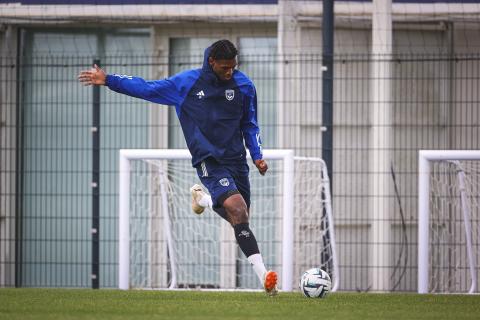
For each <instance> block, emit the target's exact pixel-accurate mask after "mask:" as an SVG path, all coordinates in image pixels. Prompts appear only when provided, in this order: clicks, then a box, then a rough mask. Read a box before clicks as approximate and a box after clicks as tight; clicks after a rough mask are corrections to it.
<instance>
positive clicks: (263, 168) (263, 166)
mask: <svg viewBox="0 0 480 320" xmlns="http://www.w3.org/2000/svg"><path fill="white" fill-rule="evenodd" d="M255 166H256V167H257V169H258V172H260V174H261V175H262V176H263V175H265V172H267V170H268V165H267V163H266V162H265V160H263V159H258V160H255Z"/></svg>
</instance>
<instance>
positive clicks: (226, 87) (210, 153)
mask: <svg viewBox="0 0 480 320" xmlns="http://www.w3.org/2000/svg"><path fill="white" fill-rule="evenodd" d="M236 57H237V49H236V48H235V46H234V45H233V43H231V42H230V41H228V40H220V41H217V42H215V43H213V44H212V45H211V46H210V47H208V48H207V49H206V50H205V54H204V61H203V66H202V68H200V69H193V70H188V71H184V72H181V73H179V74H176V75H174V76H172V77H170V78H167V79H163V80H156V81H145V80H144V79H141V78H138V77H132V76H126V75H117V74H106V73H105V72H104V71H103V70H102V69H100V68H99V67H98V66H96V65H94V67H93V68H92V69H90V70H86V71H82V72H80V74H79V76H78V79H79V81H80V82H81V83H83V84H84V85H106V86H107V87H108V88H110V89H111V90H113V91H116V92H119V93H123V94H127V95H129V96H132V97H137V98H141V99H145V100H148V101H151V102H154V103H159V104H164V105H172V106H175V110H176V113H177V116H178V119H179V120H180V125H181V127H182V130H183V134H184V137H185V140H186V142H187V146H188V149H189V150H190V153H191V154H192V165H193V167H194V168H196V170H197V174H198V176H199V178H200V181H201V182H202V184H203V185H204V186H205V187H206V188H207V189H208V191H209V193H210V195H211V199H210V197H208V196H207V195H206V193H205V192H204V191H203V189H202V187H201V186H199V185H195V186H193V187H192V189H191V192H192V196H193V206H192V207H193V209H194V211H196V212H197V213H201V212H202V211H203V209H204V208H205V207H207V206H211V207H212V208H213V210H214V211H215V212H217V213H218V214H219V215H220V216H221V217H222V218H224V219H225V220H227V221H228V222H229V223H230V224H231V225H232V227H233V229H234V232H235V238H236V239H237V242H238V245H239V246H240V249H241V250H242V252H243V253H244V254H245V256H246V257H247V259H248V261H249V262H250V263H251V264H252V266H253V269H254V270H255V273H256V274H257V276H258V278H259V279H260V282H261V283H262V285H263V287H264V289H265V292H266V293H267V294H268V295H272V296H273V295H275V294H277V273H276V272H274V271H267V270H266V268H265V265H264V263H263V259H262V256H261V254H260V251H259V249H258V244H257V240H256V239H255V236H254V234H253V232H252V230H251V229H250V227H249V208H250V182H249V178H248V171H249V168H248V165H247V162H246V150H245V146H247V148H248V149H249V151H250V155H251V157H252V159H253V161H254V163H255V166H256V167H257V169H258V171H259V172H260V174H261V175H264V174H265V173H266V172H267V170H268V165H267V163H266V162H265V160H263V159H262V146H261V139H260V134H259V128H258V124H257V95H256V90H255V86H254V85H253V83H252V81H251V80H250V79H249V78H248V77H247V76H246V75H245V74H244V73H242V72H240V71H238V70H236V69H235V67H236V65H237V59H236ZM210 201H211V204H210Z"/></svg>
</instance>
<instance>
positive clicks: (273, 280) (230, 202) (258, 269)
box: [223, 194, 278, 295]
mask: <svg viewBox="0 0 480 320" xmlns="http://www.w3.org/2000/svg"><path fill="white" fill-rule="evenodd" d="M223 207H224V208H225V211H226V213H227V217H228V220H229V221H230V223H231V224H232V226H233V229H234V231H235V238H236V239H237V243H238V245H239V247H240V249H241V250H242V252H243V253H244V254H245V256H246V257H247V260H248V262H250V264H251V265H252V267H253V270H254V271H255V273H256V275H257V277H258V279H259V280H260V283H261V284H262V285H263V287H264V289H265V292H266V293H267V294H269V295H275V294H277V280H278V279H277V273H276V272H274V271H267V269H266V268H265V264H264V262H263V258H262V255H261V254H260V250H259V249H258V243H257V240H256V238H255V235H254V234H253V232H252V230H251V229H250V224H249V218H248V208H247V205H246V203H245V200H244V199H243V196H242V195H241V194H233V195H231V196H229V197H228V198H227V199H225V200H224V201H223Z"/></svg>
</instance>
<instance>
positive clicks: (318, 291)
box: [299, 268, 332, 298]
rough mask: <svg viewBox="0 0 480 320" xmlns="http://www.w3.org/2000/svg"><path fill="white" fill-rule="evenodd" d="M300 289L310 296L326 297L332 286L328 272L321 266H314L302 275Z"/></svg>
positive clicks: (306, 295)
mask: <svg viewBox="0 0 480 320" xmlns="http://www.w3.org/2000/svg"><path fill="white" fill-rule="evenodd" d="M299 286H300V290H301V291H302V292H303V294H304V295H305V297H308V298H325V297H326V296H327V294H328V292H330V289H331V287H332V280H331V279H330V276H329V275H328V273H326V272H325V271H323V270H322V269H320V268H312V269H309V270H307V271H305V273H304V274H303V275H302V278H301V279H300V284H299Z"/></svg>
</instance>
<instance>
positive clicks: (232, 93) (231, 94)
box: [225, 89, 235, 101]
mask: <svg viewBox="0 0 480 320" xmlns="http://www.w3.org/2000/svg"><path fill="white" fill-rule="evenodd" d="M225 98H227V100H228V101H232V100H233V98H235V91H234V90H232V89H227V90H225Z"/></svg>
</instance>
